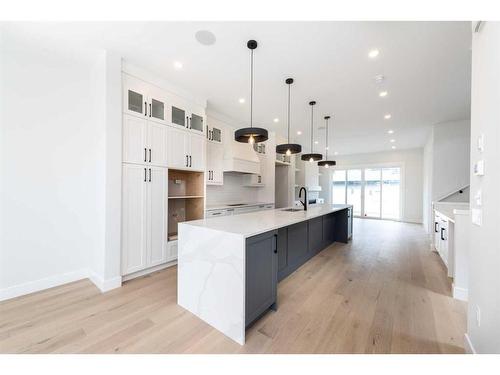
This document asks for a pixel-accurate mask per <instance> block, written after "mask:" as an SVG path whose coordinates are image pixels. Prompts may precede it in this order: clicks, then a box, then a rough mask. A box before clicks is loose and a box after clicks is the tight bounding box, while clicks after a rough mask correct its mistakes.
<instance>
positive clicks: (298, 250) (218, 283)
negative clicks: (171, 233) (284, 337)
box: [177, 205, 352, 345]
mask: <svg viewBox="0 0 500 375" xmlns="http://www.w3.org/2000/svg"><path fill="white" fill-rule="evenodd" d="M351 233H352V206H350V205H320V206H315V207H311V208H309V209H308V210H307V211H304V210H295V211H287V210H284V209H275V210H267V211H261V212H253V213H247V214H242V215H238V216H228V217H217V218H210V219H203V220H195V221H189V222H184V223H180V224H179V250H178V251H179V253H178V281H177V290H178V301H177V302H178V304H179V305H180V306H182V307H184V308H185V309H187V310H189V311H190V312H192V313H193V314H195V315H196V316H198V317H199V318H201V319H203V320H204V321H205V322H207V323H208V324H210V325H211V326H213V327H214V328H216V329H218V330H219V331H221V332H222V333H224V334H225V335H227V336H228V337H230V338H231V339H233V340H234V341H236V342H238V343H239V344H242V345H243V344H244V343H245V330H246V328H247V327H248V326H249V325H250V324H252V323H253V322H255V321H256V320H257V319H258V318H259V317H260V316H262V315H263V314H265V313H266V312H267V311H268V310H269V309H277V305H278V301H277V284H278V282H279V281H280V280H282V279H283V278H285V277H286V276H288V275H289V274H290V273H292V272H293V271H295V270H296V269H297V268H298V267H300V266H301V265H302V264H304V263H305V262H307V261H308V260H309V259H310V258H311V257H313V256H315V255H316V254H318V253H319V252H321V250H323V249H324V248H326V247H328V246H329V245H330V244H332V243H333V242H335V241H340V242H347V241H348V240H349V237H350V235H351Z"/></svg>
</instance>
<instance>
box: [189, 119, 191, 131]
mask: <svg viewBox="0 0 500 375" xmlns="http://www.w3.org/2000/svg"><path fill="white" fill-rule="evenodd" d="M189 129H191V117H190V118H189Z"/></svg>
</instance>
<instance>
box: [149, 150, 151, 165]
mask: <svg viewBox="0 0 500 375" xmlns="http://www.w3.org/2000/svg"><path fill="white" fill-rule="evenodd" d="M149 162H150V163H151V149H149Z"/></svg>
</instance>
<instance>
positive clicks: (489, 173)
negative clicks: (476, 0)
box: [467, 22, 500, 353]
mask: <svg viewBox="0 0 500 375" xmlns="http://www.w3.org/2000/svg"><path fill="white" fill-rule="evenodd" d="M499 66H500V23H498V22H486V24H485V25H484V26H483V28H482V30H481V32H480V33H475V34H473V42H472V107H471V108H472V118H471V124H472V129H471V162H475V161H477V160H480V159H484V161H485V175H484V176H482V177H478V176H474V175H473V174H471V175H470V179H471V197H473V196H474V195H475V194H476V192H477V191H478V190H479V189H480V190H481V191H482V200H483V205H482V207H480V208H482V211H483V222H482V225H481V226H476V225H471V233H470V234H471V236H470V238H471V241H470V243H471V244H473V246H472V247H471V248H470V249H469V250H470V253H469V263H470V268H469V303H468V327H467V334H468V337H469V339H470V342H471V343H472V346H473V348H474V349H475V351H477V352H478V353H500V293H499V292H498V291H499V289H500V279H499V278H498V274H499V270H500V244H499V241H498V235H499V233H500V210H499V208H500V193H499V192H500V125H499V124H500V105H499V103H500V74H499V70H498V69H499ZM481 133H483V134H484V136H485V150H484V152H483V153H482V154H481V153H480V152H479V150H478V149H477V147H476V144H477V143H476V142H477V137H478V136H479V135H480V134H481ZM471 206H472V208H478V207H477V205H476V204H475V202H474V199H472V201H471ZM477 308H479V309H480V317H481V319H480V326H479V325H478V324H477V321H476V311H477Z"/></svg>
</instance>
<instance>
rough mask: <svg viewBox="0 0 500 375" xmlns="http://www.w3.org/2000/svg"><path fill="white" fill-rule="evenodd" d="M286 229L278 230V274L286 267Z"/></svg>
mask: <svg viewBox="0 0 500 375" xmlns="http://www.w3.org/2000/svg"><path fill="white" fill-rule="evenodd" d="M287 254H288V228H287V227H285V228H280V229H278V273H279V272H280V271H283V270H284V269H285V268H286V266H287V265H288V263H287V261H288V259H287Z"/></svg>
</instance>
